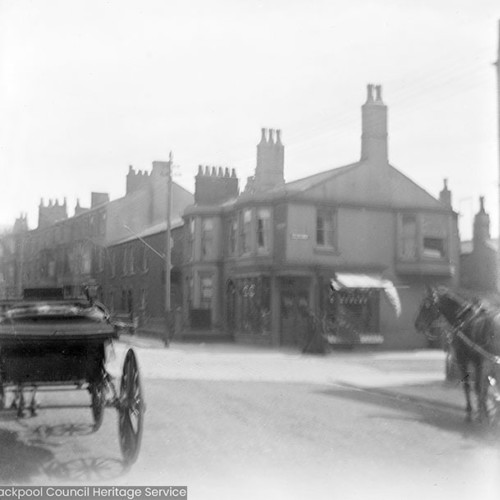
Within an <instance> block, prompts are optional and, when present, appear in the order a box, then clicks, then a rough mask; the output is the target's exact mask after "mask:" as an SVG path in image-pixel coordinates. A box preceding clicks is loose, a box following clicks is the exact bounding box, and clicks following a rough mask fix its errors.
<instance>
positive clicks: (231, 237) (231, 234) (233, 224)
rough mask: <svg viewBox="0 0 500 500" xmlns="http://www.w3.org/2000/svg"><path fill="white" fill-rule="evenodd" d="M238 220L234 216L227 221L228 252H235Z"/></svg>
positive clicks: (231, 253)
mask: <svg viewBox="0 0 500 500" xmlns="http://www.w3.org/2000/svg"><path fill="white" fill-rule="evenodd" d="M237 231H238V221H237V219H236V217H232V218H231V219H229V223H228V253H229V255H234V254H235V253H236V243H237V234H238V233H237Z"/></svg>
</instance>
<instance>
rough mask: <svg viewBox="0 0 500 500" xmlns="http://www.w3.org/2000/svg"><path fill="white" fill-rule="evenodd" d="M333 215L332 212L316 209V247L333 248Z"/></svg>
mask: <svg viewBox="0 0 500 500" xmlns="http://www.w3.org/2000/svg"><path fill="white" fill-rule="evenodd" d="M334 235H335V213H334V211H332V210H323V209H318V210H317V212H316V245H318V246H320V247H328V248H333V247H334V243H335V241H334Z"/></svg>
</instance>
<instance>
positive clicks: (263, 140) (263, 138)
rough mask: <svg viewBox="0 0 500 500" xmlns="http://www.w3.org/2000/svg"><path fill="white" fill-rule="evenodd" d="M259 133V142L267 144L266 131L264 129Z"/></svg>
mask: <svg viewBox="0 0 500 500" xmlns="http://www.w3.org/2000/svg"><path fill="white" fill-rule="evenodd" d="M261 132H262V136H261V139H260V142H267V139H266V129H265V128H263V129H261Z"/></svg>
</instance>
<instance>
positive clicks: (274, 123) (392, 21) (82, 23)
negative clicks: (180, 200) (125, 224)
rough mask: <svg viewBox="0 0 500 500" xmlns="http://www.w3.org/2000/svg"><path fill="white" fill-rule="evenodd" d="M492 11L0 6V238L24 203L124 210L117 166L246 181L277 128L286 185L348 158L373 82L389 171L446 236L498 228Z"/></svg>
mask: <svg viewBox="0 0 500 500" xmlns="http://www.w3.org/2000/svg"><path fill="white" fill-rule="evenodd" d="M499 19H500V3H499V1H498V0H386V1H373V0H325V1H322V0H265V1H256V0H246V1H244V0H215V1H212V0H194V1H191V2H190V1H187V0H179V1H176V0H137V1H135V0H117V1H104V0H99V1H92V0H84V1H75V0H60V1H55V0H43V1H27V0H0V168H1V189H0V225H1V224H11V223H12V222H13V221H14V219H15V217H17V216H18V215H19V213H20V212H27V213H28V220H29V224H30V227H36V224H37V209H38V204H39V202H40V198H41V197H43V198H45V200H48V199H49V198H58V199H59V200H60V201H61V202H62V200H63V197H67V200H68V203H69V205H70V215H72V214H73V207H74V204H75V201H76V199H77V198H80V201H81V204H82V205H84V206H87V205H89V203H90V192H91V191H100V192H109V193H110V195H111V197H112V198H117V197H120V196H123V194H124V191H125V176H126V173H127V171H128V166H129V165H133V166H134V167H135V168H137V169H147V170H149V169H150V168H151V163H152V162H153V161H154V160H165V159H167V158H168V154H169V151H171V150H172V151H173V154H174V160H175V163H176V164H177V165H178V169H177V177H176V178H175V180H176V181H177V182H178V183H179V184H181V185H183V186H184V187H186V188H188V189H190V190H192V189H193V186H194V175H195V174H196V171H197V166H198V165H199V164H203V165H215V166H228V167H234V168H236V171H237V173H238V175H239V177H240V179H241V180H242V182H241V187H244V183H245V182H244V180H245V179H246V178H247V177H248V176H250V175H252V174H253V170H254V168H255V152H256V150H255V146H256V144H257V143H258V141H259V139H260V129H261V127H269V128H280V129H281V130H282V136H283V142H284V144H285V177H286V180H293V179H297V178H300V177H303V176H305V175H308V174H313V173H315V172H319V171H323V170H327V169H330V168H334V167H337V166H341V165H344V164H347V163H350V162H353V161H357V160H358V159H359V154H360V134H361V123H360V119H361V112H360V106H361V105H362V104H363V102H364V100H365V96H366V84H367V83H375V84H381V85H382V86H383V97H384V100H385V102H386V104H387V105H388V106H389V134H390V137H389V157H390V161H391V163H392V164H393V165H394V166H396V167H397V168H399V169H400V170H401V171H402V172H403V173H405V174H406V175H408V176H409V177H410V178H411V179H413V180H415V181H416V182H417V183H419V184H420V185H421V186H422V187H423V188H425V189H426V190H427V191H429V192H430V193H431V194H433V195H436V196H437V195H438V193H439V191H440V189H441V187H442V182H443V178H448V182H449V187H450V188H451V190H452V193H453V203H454V208H455V209H456V210H458V211H459V212H460V213H461V214H462V215H461V218H460V220H461V225H460V228H461V234H462V236H463V237H464V238H468V237H470V233H471V224H472V222H471V221H472V215H473V214H474V213H475V212H476V211H477V209H478V206H479V202H478V198H479V196H481V195H484V196H485V197H486V208H487V210H488V211H489V212H490V214H491V216H492V232H493V233H494V234H497V233H498V231H497V225H498V209H497V206H498V192H497V185H498V144H497V137H498V132H497V130H498V129H497V114H496V110H497V94H496V75H495V70H494V66H493V65H492V63H493V62H494V61H495V60H496V58H497V49H498V26H499V25H498V20H499Z"/></svg>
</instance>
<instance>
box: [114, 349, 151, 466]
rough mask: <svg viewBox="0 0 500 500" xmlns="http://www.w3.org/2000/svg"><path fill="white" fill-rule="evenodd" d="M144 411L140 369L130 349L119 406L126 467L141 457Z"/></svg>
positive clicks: (123, 374)
mask: <svg viewBox="0 0 500 500" xmlns="http://www.w3.org/2000/svg"><path fill="white" fill-rule="evenodd" d="M144 409H145V408H144V400H143V394H142V386H141V379H140V376H139V367H138V365H137V359H136V357H135V354H134V351H133V350H132V349H129V350H128V351H127V355H126V356H125V363H124V364H123V373H122V380H121V384H120V399H119V405H118V412H119V417H118V426H119V429H118V430H119V433H120V448H121V450H122V455H123V460H124V462H125V464H126V465H131V464H133V463H134V462H135V461H136V460H137V456H138V455H139V449H140V447H141V439H142V424H143V418H144Z"/></svg>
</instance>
